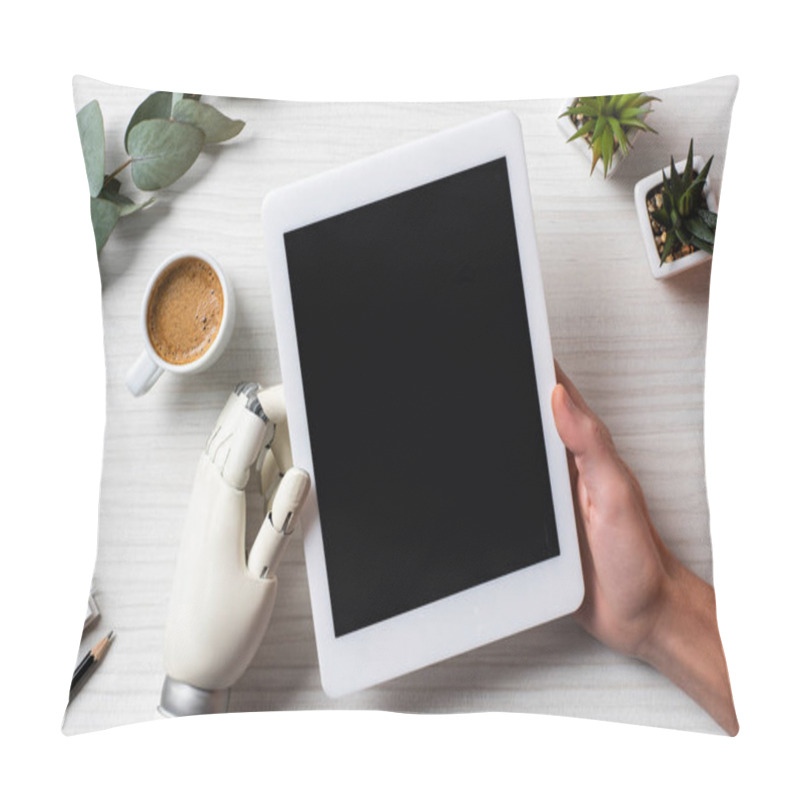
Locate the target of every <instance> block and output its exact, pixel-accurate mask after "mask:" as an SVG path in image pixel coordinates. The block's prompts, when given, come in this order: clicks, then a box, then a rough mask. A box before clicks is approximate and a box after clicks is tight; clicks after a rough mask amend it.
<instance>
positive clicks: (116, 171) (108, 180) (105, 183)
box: [103, 158, 133, 186]
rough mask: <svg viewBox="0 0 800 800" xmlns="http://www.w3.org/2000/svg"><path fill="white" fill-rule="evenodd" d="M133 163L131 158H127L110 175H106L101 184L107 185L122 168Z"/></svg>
mask: <svg viewBox="0 0 800 800" xmlns="http://www.w3.org/2000/svg"><path fill="white" fill-rule="evenodd" d="M132 163H133V159H132V158H129V159H128V160H127V161H126V162H125V163H124V164H120V166H118V167H117V168H116V169H115V170H114V171H113V172H112V173H111V174H110V175H106V177H105V180H104V181H103V185H104V186H107V185H108V184H109V183H110V182H111V180H112V179H114V178H116V177H117V175H119V173H120V172H122V170H124V169H125V167H127V166H128V165H129V164H132Z"/></svg>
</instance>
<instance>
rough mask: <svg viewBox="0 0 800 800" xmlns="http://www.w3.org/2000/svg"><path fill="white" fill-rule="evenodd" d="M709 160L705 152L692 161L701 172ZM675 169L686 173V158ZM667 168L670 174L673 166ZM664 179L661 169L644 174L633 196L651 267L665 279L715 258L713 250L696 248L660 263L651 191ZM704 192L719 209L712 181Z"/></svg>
mask: <svg viewBox="0 0 800 800" xmlns="http://www.w3.org/2000/svg"><path fill="white" fill-rule="evenodd" d="M705 163H706V159H704V158H703V157H702V156H694V159H693V161H692V166H693V168H694V169H695V170H696V171H697V172H700V170H701V169H702V168H703V166H704V165H705ZM675 169H677V171H678V172H680V173H682V172H683V171H684V169H686V160H684V161H681V162H680V163H678V164H676V165H675ZM664 172H665V173H666V174H667V175H669V167H666V168H665V169H664ZM663 182H664V177H663V175H662V174H661V170H659V171H658V172H654V173H653V174H652V175H648V176H647V177H646V178H642V179H641V180H640V181H639V182H638V183H637V184H636V186H634V187H633V197H634V202H635V203H636V214H637V215H638V217H639V227H640V228H641V230H642V239H643V240H644V248H645V251H646V252H647V261H648V263H649V264H650V271H651V272H652V273H653V277H654V278H657V279H659V280H661V279H662V278H670V277H672V276H673V275H677V274H678V273H679V272H684V271H686V270H687V269H691V268H692V267H699V266H701V265H702V264H707V263H708V262H709V261H710V260H711V254H710V253H706V252H705V251H704V250H695V252H694V253H690V254H689V255H688V256H683V257H682V258H677V259H675V261H669V262H666V261H665V262H664V263H663V264H660V263H659V262H660V256H659V255H658V248H657V247H656V242H655V237H654V236H653V229H652V227H651V225H650V215H649V213H648V212H647V195H648V194H649V192H650V191H651V190H652V189H655V187H656V186H658V185H659V184H661V183H663ZM703 196H704V197H705V199H706V203H707V205H708V210H709V211H713V212H714V213H716V211H717V198H716V197H715V195H714V192H713V191H712V190H711V185H710V184H709V182H708V180H706V184H705V186H704V187H703Z"/></svg>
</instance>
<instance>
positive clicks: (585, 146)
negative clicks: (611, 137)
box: [556, 97, 653, 178]
mask: <svg viewBox="0 0 800 800" xmlns="http://www.w3.org/2000/svg"><path fill="white" fill-rule="evenodd" d="M577 99H578V98H577V97H575V98H573V99H572V100H568V101H567V102H566V103H565V104H564V106H563V107H562V109H561V110H560V111H559V112H558V117H557V118H556V122H558V127H559V128H560V129H561V131H562V132H563V133H564V135H565V137H566V138H567V139H569V137H570V136H572V135H573V134H574V133H575V131H576V130H577V128H576V127H575V123H574V122H573V121H572V117H569V116H566V117H562V116H561V115H562V114H563V113H564V112H565V111H566V110H567V109H568V108H571V107H572V106H573V105H574V104H575V101H576V100H577ZM647 106H648V108H649V109H651V110H652V108H653V104H652V103H648V104H647ZM641 132H642V130H641V128H634V129H633V130H630V131H629V135H628V144H629V146H630V147H633V143H634V142H635V141H636V139H637V138H638V137H639V134H640V133H641ZM570 144H572V145H574V146H575V147H576V148H577V149H578V150H580V151H581V152H582V153H583V154H584V155H585V156H586V159H587V161H588V162H589V166H591V164H592V158H593V156H592V148H591V146H590V144H589V142H588V141H587V140H586V138H585V137H584V136H581V137H580V138H579V139H575V140H573V141H572V142H570ZM627 155H630V153H628V154H627ZM624 158H626V154H625V153H623V152H622V150H621V149H620V148H619V147H618V148H617V149H616V150H615V151H614V156H613V158H612V159H611V166H610V167H609V168H608V172H607V173H606V177H607V178H610V177H611V176H612V175H613V174H614V173H615V172H616V171H617V168H618V167H619V165H620V164H621V163H622V160H623V159H624ZM593 174H594V175H598V174H599V175H600V177H601V178H602V177H603V159H602V158H601V159H600V160H599V161H598V162H597V166H596V167H595V168H594V173H593Z"/></svg>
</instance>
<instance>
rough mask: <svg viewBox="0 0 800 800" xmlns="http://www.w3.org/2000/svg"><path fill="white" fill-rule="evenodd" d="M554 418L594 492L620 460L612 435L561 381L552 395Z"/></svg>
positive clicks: (588, 487)
mask: <svg viewBox="0 0 800 800" xmlns="http://www.w3.org/2000/svg"><path fill="white" fill-rule="evenodd" d="M552 407H553V418H554V420H555V423H556V430H557V431H558V435H559V436H560V437H561V441H562V442H564V446H565V447H566V448H567V449H568V450H569V451H570V452H571V453H572V454H573V456H574V457H575V466H576V467H577V469H578V472H579V473H580V475H581V477H582V478H583V480H584V482H585V483H586V488H587V489H588V491H589V493H590V494H592V493H593V490H594V491H596V490H598V489H600V488H601V485H602V480H603V478H604V476H605V477H607V476H608V473H609V470H610V469H616V462H615V460H614V457H613V453H612V450H611V448H610V443H609V437H608V435H607V433H606V431H605V429H604V427H603V425H602V423H601V422H600V421H599V420H598V419H597V417H596V416H595V415H594V414H592V413H591V412H589V413H587V412H586V411H585V410H584V409H583V408H581V407H580V406H578V405H577V404H576V402H575V401H574V400H573V399H572V396H571V395H570V393H569V392H568V391H567V389H566V388H565V386H564V385H563V384H560V383H559V384H557V385H556V388H555V389H554V390H553V396H552Z"/></svg>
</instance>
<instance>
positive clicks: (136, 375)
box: [125, 350, 164, 397]
mask: <svg viewBox="0 0 800 800" xmlns="http://www.w3.org/2000/svg"><path fill="white" fill-rule="evenodd" d="M163 371H164V368H163V367H161V366H159V365H158V364H156V362H155V361H153V359H152V358H151V357H150V354H149V353H148V352H147V350H143V351H142V354H141V355H140V356H139V358H138V359H137V361H136V363H135V364H134V365H133V366H132V367H131V368H130V369H129V370H128V374H127V375H126V376H125V385H126V386H127V387H128V389H130V391H131V393H132V394H133V395H134V397H140V396H141V395H143V394H145V393H146V392H149V391H150V390H151V389H152V388H153V386H154V385H155V382H156V381H157V380H158V379H159V378H160V377H161V373H162V372H163Z"/></svg>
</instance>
